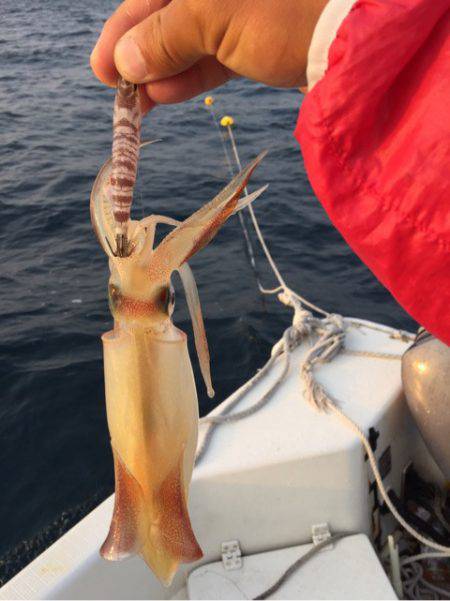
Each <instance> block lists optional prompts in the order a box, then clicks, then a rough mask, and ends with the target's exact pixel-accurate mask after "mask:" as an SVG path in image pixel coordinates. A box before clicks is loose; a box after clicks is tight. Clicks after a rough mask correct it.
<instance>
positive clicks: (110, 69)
mask: <svg viewBox="0 0 450 601" xmlns="http://www.w3.org/2000/svg"><path fill="white" fill-rule="evenodd" d="M169 2H170V0H152V1H151V2H150V1H149V0H147V1H145V2H143V1H142V0H125V2H122V4H121V5H120V6H119V7H118V8H117V9H116V11H115V12H114V13H113V14H112V15H111V17H110V18H109V19H108V20H107V21H106V23H105V24H104V26H103V30H102V32H101V34H100V36H99V38H98V40H97V43H96V44H95V46H94V49H93V50H92V53H91V59H90V62H91V67H92V70H93V71H94V73H95V75H96V76H97V77H98V79H100V81H102V82H103V83H105V84H107V85H109V86H113V87H115V85H116V82H117V77H118V72H117V69H116V66H115V64H114V48H115V46H116V43H117V41H118V40H119V39H120V38H121V37H122V36H123V35H124V34H125V33H126V32H127V31H128V30H129V29H131V28H132V27H134V26H135V25H137V24H138V23H140V22H141V21H143V20H144V19H146V18H147V17H148V16H149V15H151V14H152V13H153V12H155V11H157V10H160V9H161V8H163V7H164V6H165V5H166V4H168V3H169Z"/></svg>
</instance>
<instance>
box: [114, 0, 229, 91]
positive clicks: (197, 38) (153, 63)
mask: <svg viewBox="0 0 450 601" xmlns="http://www.w3.org/2000/svg"><path fill="white" fill-rule="evenodd" d="M211 4H215V3H211ZM195 5H196V3H195V2H187V1H186V0H172V2H170V3H169V4H168V5H167V6H165V7H164V8H162V9H161V10H159V11H157V12H155V13H153V14H152V15H150V16H149V17H147V18H146V19H144V20H143V21H141V22H140V23H139V24H138V25H136V26H135V27H133V28H132V29H131V30H130V31H128V32H127V33H126V34H125V35H124V36H123V37H122V38H121V39H120V40H119V42H118V43H117V45H116V48H115V52H114V60H115V63H116V67H117V69H118V71H119V72H120V73H121V74H122V76H123V77H124V78H125V79H128V80H129V81H133V82H135V83H147V82H149V81H156V80H159V79H162V78H166V77H170V76H172V75H177V74H178V73H181V72H182V71H185V70H186V69H188V68H189V67H192V65H194V64H195V63H196V62H197V61H198V60H200V59H201V58H203V57H204V56H206V55H208V54H210V55H212V54H214V51H208V50H207V49H206V48H205V47H204V37H205V36H204V35H203V29H204V28H203V27H202V24H201V23H202V22H204V20H205V15H204V13H205V10H203V11H202V10H200V11H199V15H198V16H197V14H196V12H195V10H194V9H193V6H195ZM216 21H217V19H216ZM212 26H213V24H212V23H211V27H212ZM214 27H216V24H215V23H214Z"/></svg>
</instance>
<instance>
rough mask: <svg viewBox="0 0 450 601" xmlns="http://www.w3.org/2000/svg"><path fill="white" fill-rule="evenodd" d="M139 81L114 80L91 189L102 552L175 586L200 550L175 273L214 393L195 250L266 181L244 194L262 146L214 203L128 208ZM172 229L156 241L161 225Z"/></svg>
mask: <svg viewBox="0 0 450 601" xmlns="http://www.w3.org/2000/svg"><path fill="white" fill-rule="evenodd" d="M140 126H141V111H140V103H139V90H138V89H137V87H136V86H135V85H134V84H131V83H128V82H126V81H124V80H123V79H119V81H118V86H117V93H116V99H115V105H114V120H113V146H112V157H111V158H110V159H109V160H108V161H107V162H106V163H105V164H104V165H103V167H102V168H101V169H100V171H99V173H98V175H97V178H96V180H95V183H94V186H93V189H92V193H91V203H90V205H91V219H92V223H93V227H94V230H95V232H96V235H97V238H98V240H99V242H100V245H101V247H102V248H103V250H104V252H105V253H106V255H107V256H108V258H109V266H110V272H111V275H110V280H109V305H110V309H111V313H112V315H113V318H114V327H113V329H112V330H111V331H110V332H107V333H106V334H103V336H102V342H103V356H104V374H105V395H106V409H107V419H108V427H109V432H110V437H111V447H112V452H113V457H114V472H115V503H114V510H113V515H112V520H111V525H110V530H109V533H108V535H107V538H106V540H105V542H104V543H103V545H102V547H101V551H100V553H101V555H102V556H103V557H104V558H106V559H109V560H120V559H123V558H126V557H128V556H130V555H134V554H139V555H141V556H142V558H143V559H144V561H145V562H146V563H147V564H148V566H149V567H150V568H151V569H152V570H153V572H154V573H155V575H156V576H157V577H158V578H159V579H160V580H161V581H162V582H163V583H164V584H165V585H169V584H170V582H171V581H172V578H173V576H174V574H175V572H176V570H177V568H178V565H179V564H180V563H182V562H192V561H195V560H197V559H199V558H200V557H201V556H202V551H201V549H200V546H199V543H198V542H197V540H196V537H195V534H194V532H193V530H192V527H191V522H190V519H189V513H188V493H189V484H190V481H191V476H192V470H193V466H194V459H195V451H196V447H197V425H198V403H197V393H196V387H195V381H194V377H193V372H192V367H191V362H190V359H189V354H188V348H187V337H186V334H184V333H183V332H182V331H181V330H179V329H178V328H177V327H176V326H175V325H174V324H173V322H172V312H173V308H174V298H173V296H174V294H173V288H172V285H171V277H172V275H173V273H174V272H175V271H177V272H178V274H179V275H180V278H181V282H182V285H183V288H184V291H185V294H186V299H187V305H188V309H189V313H190V316H191V319H192V323H193V330H194V340H195V346H196V350H197V354H198V359H199V363H200V368H201V373H202V376H203V379H204V382H205V385H206V388H207V391H208V395H209V396H213V394H214V391H213V388H212V383H211V375H210V364H209V351H208V344H207V340H206V334H205V328H204V323H203V318H202V312H201V307H200V301H199V297H198V292H197V286H196V283H195V280H194V276H193V274H192V271H191V269H190V267H189V265H188V260H189V259H190V258H191V257H192V256H193V255H194V254H196V253H197V252H198V251H199V250H201V249H202V248H203V247H205V246H206V245H207V244H208V243H209V242H210V241H211V240H212V239H213V238H214V236H215V234H216V233H217V231H218V230H219V228H220V227H221V226H222V225H223V224H224V222H225V221H226V220H227V219H228V218H229V217H230V216H231V215H233V214H234V213H236V212H237V211H239V210H240V209H242V208H243V207H244V206H247V205H248V204H249V203H251V202H252V201H253V200H255V199H256V198H257V197H258V196H259V195H260V194H261V193H262V192H263V191H264V190H265V189H266V187H267V186H265V187H263V188H260V189H259V190H257V191H256V192H253V193H252V194H249V195H246V196H244V197H243V198H242V199H240V197H241V194H242V192H243V190H244V188H245V186H246V184H247V182H248V180H249V178H250V176H251V174H252V172H253V170H254V169H255V168H256V166H257V165H258V164H259V162H260V161H261V160H262V158H263V157H264V155H265V153H262V154H260V155H259V156H258V157H257V158H256V159H255V160H254V161H253V162H252V163H250V164H249V165H248V166H247V167H245V168H244V169H243V170H242V171H241V172H240V173H238V174H237V175H236V176H235V177H234V178H233V179H232V180H231V182H230V183H229V184H228V185H227V186H226V187H225V188H224V189H223V190H222V191H221V192H220V193H219V194H218V195H217V196H216V197H215V198H214V199H213V200H212V201H210V202H209V203H207V204H205V205H203V206H202V207H201V208H200V209H199V210H197V211H196V212H195V213H193V214H192V215H191V216H190V217H188V218H187V219H185V220H184V221H181V222H179V221H176V220H174V219H171V218H169V217H165V216H162V215H150V216H148V217H145V218H144V219H142V220H140V221H134V220H132V219H131V218H130V211H131V204H132V197H133V188H134V184H135V180H136V173H137V165H138V157H139V148H140ZM160 223H162V224H166V225H169V226H171V227H172V228H173V229H172V230H171V231H170V233H169V234H168V235H167V236H166V237H165V238H164V239H163V240H162V241H161V242H160V243H159V245H158V246H157V247H156V248H154V238H155V230H156V227H157V225H158V224H160Z"/></svg>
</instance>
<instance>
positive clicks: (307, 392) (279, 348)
mask: <svg viewBox="0 0 450 601" xmlns="http://www.w3.org/2000/svg"><path fill="white" fill-rule="evenodd" d="M205 104H207V103H205ZM211 115H212V116H213V120H214V121H215V122H216V124H217V128H218V130H219V132H220V128H219V127H218V123H217V118H216V115H215V113H214V111H211ZM233 123H234V121H233V119H232V118H231V117H224V118H223V119H222V121H221V124H222V126H223V127H224V128H225V129H226V130H227V134H228V140H229V143H230V145H231V148H232V151H233V156H234V159H235V162H236V165H237V167H238V169H239V170H240V169H241V168H242V167H241V161H240V158H239V153H238V149H237V145H236V140H235V138H234V134H233V130H232V125H233ZM224 148H225V152H226V156H227V157H228V154H227V151H226V145H225V144H224ZM228 160H229V159H228ZM245 194H248V191H247V189H245ZM248 210H249V212H250V216H251V220H252V223H253V226H254V228H255V232H256V235H257V238H258V240H259V243H260V245H261V248H262V250H263V252H264V254H265V256H266V259H267V261H268V263H269V265H270V267H271V269H272V272H273V274H274V276H275V278H276V279H277V281H278V283H279V285H278V286H277V287H276V288H273V289H266V288H264V287H263V286H261V285H260V284H259V283H258V286H259V289H260V291H261V292H262V293H263V294H277V295H278V300H279V301H280V302H281V303H283V304H284V305H286V306H289V307H290V308H291V309H293V311H294V316H293V320H292V325H291V326H290V327H289V328H287V329H286V330H285V332H284V334H283V337H282V339H281V340H280V341H279V342H278V343H277V344H276V345H275V346H274V347H273V349H272V354H271V357H270V359H269V360H268V361H267V363H266V364H265V365H264V366H263V368H262V369H261V370H260V371H259V372H258V373H257V374H256V375H255V376H254V377H253V378H251V379H250V380H249V381H248V382H247V383H246V384H245V385H244V386H243V387H242V388H241V390H240V391H239V393H238V394H237V396H236V397H235V398H234V399H233V400H232V401H231V402H230V403H229V404H228V405H227V406H225V407H224V408H222V410H221V411H220V413H216V414H215V415H212V416H206V417H204V418H202V419H201V420H200V423H201V424H207V430H206V433H205V436H204V438H203V441H202V443H201V445H200V447H199V448H198V451H197V455H196V463H199V462H200V461H201V460H202V458H203V457H204V456H205V454H206V452H207V450H208V447H209V445H210V442H211V439H212V436H213V433H214V429H215V428H216V427H217V426H218V425H220V424H224V423H231V422H235V421H238V420H241V419H245V418H247V417H249V416H251V415H253V414H255V413H256V412H257V411H260V410H261V409H262V408H263V407H265V406H266V405H267V404H268V403H269V401H270V400H271V398H272V397H273V395H274V393H275V391H276V390H277V388H278V387H279V386H280V384H281V383H282V382H283V380H284V379H285V377H286V375H287V373H288V371H289V367H290V354H291V352H292V351H293V350H294V349H295V348H297V347H298V346H299V345H300V344H301V342H302V340H304V338H305V336H311V335H313V334H314V335H316V336H317V337H318V339H317V341H316V342H315V344H314V345H313V347H312V348H311V349H310V350H309V351H308V353H307V354H306V357H305V359H304V360H303V362H302V364H301V367H300V376H301V379H302V381H303V384H304V396H305V398H306V400H307V402H309V403H310V404H311V405H312V406H313V407H315V408H316V409H317V410H318V411H321V412H327V413H330V414H333V415H334V416H335V417H337V418H339V419H340V420H341V421H342V422H343V423H344V424H345V425H346V426H347V427H348V428H349V429H350V430H352V431H353V432H354V434H355V435H356V436H357V437H358V438H359V439H360V441H361V443H362V445H363V447H364V449H365V451H366V453H367V456H368V459H369V464H370V467H371V469H372V472H373V475H374V478H375V481H376V483H377V486H378V489H379V491H380V494H381V496H382V498H383V500H384V502H385V503H386V506H387V507H388V508H389V510H390V511H391V513H392V515H393V516H394V518H395V519H396V520H397V522H398V523H399V524H400V525H401V526H402V527H403V528H404V529H405V530H406V532H408V533H409V534H410V535H411V536H413V537H414V538H415V539H416V540H418V541H419V542H420V543H422V544H424V545H426V546H428V547H429V548H431V549H434V550H435V551H439V552H443V553H445V554H447V553H448V554H450V547H447V546H445V545H441V544H439V543H436V542H435V541H433V540H430V539H428V538H426V537H425V536H423V535H422V534H420V533H419V532H418V531H417V530H415V529H414V528H413V527H412V526H410V525H409V524H408V522H406V521H405V519H404V518H403V517H402V516H401V515H400V514H399V512H398V511H397V509H396V507H395V506H394V504H393V503H392V501H391V499H390V497H389V495H388V494H387V491H386V489H385V487H384V484H383V481H382V478H381V475H380V472H379V470H378V465H377V460H376V458H375V455H374V453H373V451H372V448H371V446H370V443H369V441H368V439H367V437H366V436H365V434H364V432H363V431H362V430H361V428H360V427H359V426H358V425H357V424H356V423H355V422H354V421H353V420H352V419H351V418H350V417H348V416H347V415H346V414H345V413H344V412H343V411H342V409H340V408H339V406H338V405H339V403H338V401H337V400H335V399H333V398H332V397H331V395H330V394H329V393H328V392H327V391H326V390H325V388H324V387H323V386H322V385H321V384H319V382H317V380H316V378H315V375H314V368H315V367H316V366H317V365H319V364H323V363H327V362H329V361H331V360H332V359H334V357H336V356H337V355H338V354H339V353H340V352H344V351H345V352H349V353H351V354H353V355H359V356H369V357H377V358H380V359H396V360H399V359H400V358H401V355H396V354H391V353H376V352H372V351H353V350H348V349H345V346H344V343H345V332H346V328H347V325H354V326H355V327H358V326H359V327H360V324H359V323H358V322H355V321H353V320H351V319H345V318H344V317H342V316H341V315H336V314H332V313H328V312H327V311H324V310H323V309H321V308H320V307H318V306H316V305H314V304H313V303H311V302H309V301H308V300H307V299H305V298H303V297H302V296H300V295H299V294H297V293H296V292H294V291H293V290H292V289H291V288H289V286H288V285H287V284H286V282H285V280H284V278H283V276H282V275H281V273H280V271H279V269H278V267H277V265H276V263H275V261H274V259H273V257H272V255H271V253H270V251H269V248H268V246H267V244H266V241H265V239H264V236H263V234H262V232H261V229H260V227H259V223H258V220H257V219H256V215H255V212H254V210H253V207H252V205H251V204H250V205H248ZM305 307H308V308H309V309H310V310H312V311H315V312H316V313H319V314H320V315H322V316H323V317H322V318H318V317H315V316H314V315H313V314H312V313H311V311H307V310H306V309H305ZM369 327H371V326H369ZM372 329H376V330H382V331H386V330H385V329H383V328H380V327H377V326H375V325H374V326H372ZM397 337H398V338H402V339H410V340H412V339H413V336H411V335H409V334H407V333H405V332H402V331H399V332H398V336H397ZM280 356H283V360H284V363H283V368H282V370H281V372H280V375H279V376H278V377H277V378H276V380H275V382H274V383H273V384H272V385H271V387H270V388H269V390H268V391H267V392H266V393H265V394H264V395H263V396H262V397H261V399H260V400H259V401H257V402H256V403H255V404H254V405H253V406H251V407H250V408H248V409H245V410H243V411H240V412H236V413H231V411H232V410H233V409H234V408H235V407H236V406H237V405H238V404H239V403H240V402H241V400H242V399H243V398H244V397H245V395H246V393H247V392H248V391H249V390H251V389H252V388H253V387H254V386H255V385H256V384H257V383H258V382H259V381H260V380H262V379H263V378H264V376H265V375H266V374H267V373H268V372H269V370H270V369H271V368H272V366H273V365H274V363H275V361H276V359H277V358H278V357H280Z"/></svg>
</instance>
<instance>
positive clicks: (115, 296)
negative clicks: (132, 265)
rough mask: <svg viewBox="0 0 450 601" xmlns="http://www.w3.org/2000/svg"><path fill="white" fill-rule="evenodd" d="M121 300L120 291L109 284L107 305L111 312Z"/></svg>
mask: <svg viewBox="0 0 450 601" xmlns="http://www.w3.org/2000/svg"><path fill="white" fill-rule="evenodd" d="M121 299H122V294H121V292H120V289H119V288H118V287H117V286H115V285H114V284H110V285H109V304H110V307H111V310H112V311H113V310H114V309H116V308H117V307H118V306H119V304H120V301H121Z"/></svg>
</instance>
